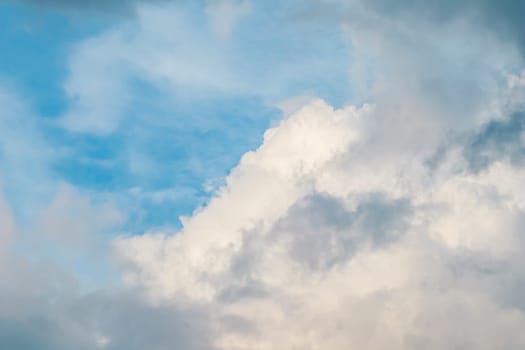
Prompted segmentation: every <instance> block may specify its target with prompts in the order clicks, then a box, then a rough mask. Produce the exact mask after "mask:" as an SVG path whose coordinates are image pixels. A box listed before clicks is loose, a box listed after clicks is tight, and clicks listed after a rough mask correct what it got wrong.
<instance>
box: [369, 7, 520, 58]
mask: <svg viewBox="0 0 525 350" xmlns="http://www.w3.org/2000/svg"><path fill="white" fill-rule="evenodd" d="M369 4H370V5H371V6H372V7H373V8H376V9H378V10H380V11H381V12H384V13H388V14H390V15H392V16H399V15H403V14H405V13H410V14H414V15H417V16H419V17H421V18H429V19H431V20H436V21H440V22H443V21H448V20H451V19H453V18H456V17H457V16H459V15H467V16H471V19H472V20H474V21H477V22H478V23H479V24H481V25H483V26H484V28H486V29H491V30H493V31H495V32H497V33H498V34H499V35H500V36H501V38H502V39H509V38H510V39H513V40H516V41H517V42H518V43H519V45H520V48H521V50H525V26H523V13H525V2H523V1H515V0H466V1H455V0H431V1H424V0H404V1H403V0H402V1H397V0H372V1H370V2H369ZM524 53H525V52H524Z"/></svg>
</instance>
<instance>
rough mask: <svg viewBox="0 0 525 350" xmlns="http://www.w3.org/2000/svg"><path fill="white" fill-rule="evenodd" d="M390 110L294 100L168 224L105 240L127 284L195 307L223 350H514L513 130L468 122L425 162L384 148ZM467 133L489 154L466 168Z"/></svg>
mask: <svg viewBox="0 0 525 350" xmlns="http://www.w3.org/2000/svg"><path fill="white" fill-rule="evenodd" d="M396 118H398V111H395V112H390V113H389V112H386V110H385V109H384V108H382V107H381V108H379V107H377V108H371V107H369V106H365V107H363V108H355V107H352V106H349V107H346V108H344V109H341V110H334V109H332V108H331V107H330V106H328V105H327V104H326V103H324V102H323V101H319V100H318V101H313V102H311V103H310V104H308V105H306V106H305V107H303V108H302V109H300V110H298V111H297V112H295V113H294V114H292V115H290V116H289V117H288V118H287V119H285V120H284V121H283V122H281V123H280V124H279V125H277V126H276V127H274V128H272V129H270V130H268V131H267V132H266V134H265V138H264V143H263V144H262V145H261V147H260V148H259V149H257V150H256V151H254V152H249V153H247V154H245V156H244V157H243V158H242V160H241V162H240V163H239V165H238V166H237V167H236V168H235V169H234V170H233V171H232V173H231V174H230V176H229V177H228V178H227V183H226V185H225V186H224V187H223V188H222V189H221V190H219V192H218V193H217V195H216V197H215V198H214V199H212V200H211V202H210V203H209V205H208V206H206V207H205V208H203V209H201V210H198V211H197V212H196V213H195V214H194V215H193V216H192V217H190V218H186V219H185V220H184V228H183V230H182V231H181V232H179V233H176V234H174V235H170V234H164V233H150V234H146V235H144V236H142V237H133V238H123V239H121V240H119V241H117V249H118V251H119V254H120V256H121V259H122V261H123V264H124V266H125V267H126V270H125V271H126V278H127V280H128V282H129V283H131V284H133V285H135V286H139V287H142V288H144V289H145V290H146V291H147V292H148V293H149V295H150V297H151V298H152V300H155V301H156V302H158V303H167V304H175V305H179V304H184V303H186V302H194V303H199V304H204V305H208V308H209V310H211V313H212V315H213V317H212V318H211V320H212V321H210V322H214V324H216V326H215V327H218V328H219V333H218V334H217V337H216V339H215V345H216V346H217V347H219V348H223V349H283V348H284V349H292V348H301V349H324V348H327V347H329V348H334V349H345V348H361V349H420V348H422V347H423V348H425V349H441V348H455V347H461V348H463V349H493V348H509V349H519V348H521V347H523V346H524V345H525V338H524V337H521V336H519V332H518V330H519V329H520V328H521V327H523V326H525V313H524V312H523V310H522V303H521V302H520V301H519V297H518V295H519V290H520V286H521V285H522V283H523V277H524V274H523V273H524V272H525V271H523V270H522V269H521V268H520V266H522V258H520V256H522V255H523V249H524V241H523V238H522V235H521V232H522V231H523V228H524V227H525V226H524V225H525V192H524V191H523V190H522V189H521V186H520V183H521V182H522V181H523V177H524V175H525V169H523V168H522V167H521V164H520V163H516V162H513V161H512V159H511V158H506V157H503V156H502V154H501V153H505V154H506V152H505V151H504V150H505V149H506V148H504V147H506V146H505V145H507V144H508V143H509V142H522V141H521V139H519V140H516V139H517V138H511V139H510V140H507V139H505V138H504V137H503V136H504V135H499V134H498V136H499V137H498V138H495V137H494V136H493V133H492V132H488V131H487V130H492V129H494V126H492V125H493V124H490V123H489V124H487V125H485V126H479V127H478V126H476V124H475V123H474V126H473V127H472V129H471V131H470V132H471V133H474V136H468V137H463V138H461V137H460V138H459V139H460V141H458V142H457V143H451V144H447V150H446V151H445V152H443V153H444V154H442V155H441V158H440V159H439V160H434V163H432V162H431V161H430V159H431V158H432V157H435V154H436V152H438V150H439V149H440V147H442V142H443V140H441V139H439V138H429V139H428V140H426V142H422V143H421V144H422V145H423V147H422V148H421V149H418V148H414V147H413V145H414V144H413V143H412V142H400V143H397V142H396V143H394V144H393V143H392V142H393V140H391V139H389V138H383V137H382V136H383V135H384V134H385V130H384V128H385V125H392V124H391V123H393V122H394V121H396V120H397V119H396ZM514 119H515V117H513V116H512V115H509V116H508V117H507V119H504V120H501V121H499V122H491V123H501V124H502V125H507V124H508V123H511V124H512V123H513V120H514ZM429 121H431V119H430V118H429ZM438 125H439V124H438ZM433 126H434V125H433V124H432V123H428V124H427V125H426V127H427V128H432V127H433ZM422 127H423V126H422V125H418V124H416V125H413V126H410V125H404V126H403V128H404V130H403V133H402V134H399V135H398V133H397V129H395V128H392V129H390V130H389V132H390V133H392V137H396V135H397V136H398V137H403V138H408V139H410V138H413V139H412V140H411V141H414V140H419V137H420V135H418V134H420V133H421V132H429V131H430V130H426V129H425V128H423V129H422V130H421V128H422ZM462 129H463V128H460V130H462ZM502 129H503V131H502V133H503V132H507V131H508V132H510V133H511V134H512V133H514V132H517V131H515V130H514V129H512V130H510V131H509V130H508V129H506V128H505V127H502ZM472 139H474V140H480V139H483V140H485V141H484V143H485V144H487V146H486V147H491V149H492V150H493V151H494V152H496V154H497V155H498V156H497V157H493V158H490V160H487V162H486V163H485V166H484V168H483V169H482V170H479V171H473V170H472V165H471V163H472V159H473V157H474V158H475V157H482V156H483V153H484V152H486V150H485V148H480V147H478V146H476V144H477V143H479V142H477V141H474V142H472V141H470V140H472ZM516 147H518V146H516ZM520 147H521V146H520ZM467 150H468V151H467ZM502 150H503V151H502ZM498 152H499V153H498ZM224 320H229V322H226V321H224ZM231 320H235V321H234V322H233V321H231Z"/></svg>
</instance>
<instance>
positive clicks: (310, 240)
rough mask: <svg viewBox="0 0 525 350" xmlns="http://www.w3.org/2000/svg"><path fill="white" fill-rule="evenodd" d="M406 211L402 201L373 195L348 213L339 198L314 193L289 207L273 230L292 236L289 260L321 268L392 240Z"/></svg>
mask: <svg viewBox="0 0 525 350" xmlns="http://www.w3.org/2000/svg"><path fill="white" fill-rule="evenodd" d="M409 208H410V206H409V203H408V202H407V201H405V200H389V199H387V198H385V197H384V196H382V195H381V194H375V193H374V194H370V195H368V196H367V197H366V198H364V199H362V200H361V202H360V203H359V204H358V206H357V207H356V208H355V210H349V209H347V208H346V206H345V205H344V203H343V202H342V201H341V200H340V199H337V198H333V197H330V196H328V195H325V194H315V195H313V196H310V197H308V198H306V199H304V200H303V201H301V202H299V203H298V204H296V205H295V206H294V207H292V208H291V209H290V211H289V212H288V214H287V216H286V217H285V218H284V219H283V220H281V221H280V222H279V223H277V225H276V227H275V228H274V231H275V232H278V233H277V234H278V235H280V234H282V232H289V233H290V234H291V235H292V239H291V245H290V253H291V256H292V257H294V258H295V259H297V260H298V261H300V262H302V263H305V264H307V265H308V266H309V267H310V268H313V269H325V268H329V267H330V266H332V265H334V264H337V263H338V262H343V261H346V260H347V259H349V258H350V257H351V256H352V255H353V254H354V252H355V251H356V250H357V249H359V248H360V247H361V246H362V245H363V244H371V245H372V246H376V247H379V246H382V245H384V244H388V243H389V242H392V241H394V240H395V239H396V238H398V236H399V235H400V233H401V232H402V228H403V222H404V221H405V219H406V217H407V215H409V213H410V210H409Z"/></svg>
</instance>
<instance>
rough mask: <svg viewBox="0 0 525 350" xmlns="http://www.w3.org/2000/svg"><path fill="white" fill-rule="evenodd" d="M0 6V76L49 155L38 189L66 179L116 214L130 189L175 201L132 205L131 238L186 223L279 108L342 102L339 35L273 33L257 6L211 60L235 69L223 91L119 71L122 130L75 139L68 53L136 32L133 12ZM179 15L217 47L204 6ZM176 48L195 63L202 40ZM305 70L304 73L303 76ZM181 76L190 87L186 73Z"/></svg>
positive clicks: (185, 8)
mask: <svg viewBox="0 0 525 350" xmlns="http://www.w3.org/2000/svg"><path fill="white" fill-rule="evenodd" d="M1 6H2V11H1V14H2V17H3V18H2V22H3V23H6V26H5V27H4V28H5V29H4V30H3V31H2V33H1V35H2V40H1V45H2V52H4V53H5V54H3V55H2V61H1V62H0V76H1V77H2V81H3V82H4V85H7V86H9V87H10V88H11V89H12V90H13V91H15V93H16V95H17V97H18V98H19V99H21V100H23V102H24V104H25V108H27V110H28V111H29V113H30V114H31V116H29V117H27V118H28V123H31V124H32V125H34V128H35V129H36V130H35V132H36V133H37V134H38V137H39V138H40V139H41V142H43V143H44V145H43V147H44V148H46V149H47V150H48V151H49V152H50V153H53V155H52V156H50V158H49V160H48V161H47V162H46V164H42V167H43V168H45V169H42V171H45V172H46V173H47V174H46V177H47V179H45V181H50V182H52V183H54V184H56V183H58V182H65V183H68V184H70V185H72V186H74V187H76V188H78V189H79V190H80V191H86V192H87V193H88V194H89V195H94V196H97V195H104V196H111V197H115V198H117V200H118V201H122V202H123V203H122V205H127V204H129V202H130V200H129V198H130V191H132V190H135V192H137V193H138V192H140V193H142V192H144V193H150V192H161V191H164V192H168V191H169V192H171V194H172V195H171V196H167V197H168V198H166V199H163V203H162V205H161V206H160V205H156V204H155V203H152V202H151V201H148V200H147V199H139V198H134V199H133V201H135V202H137V200H138V202H140V203H135V204H133V205H131V208H125V209H124V210H126V211H127V210H130V211H131V212H130V214H131V213H133V214H132V215H130V216H132V217H133V218H132V219H131V220H132V226H131V227H130V228H131V229H132V230H137V231H140V230H143V229H144V227H145V226H144V225H148V226H151V225H153V226H155V225H158V226H164V225H175V226H176V225H178V223H177V220H178V219H177V217H178V216H179V215H182V214H185V215H188V214H190V213H191V212H192V210H193V209H194V208H195V207H197V206H198V205H201V204H202V203H203V202H204V201H205V200H206V198H207V197H208V196H209V195H208V194H206V192H205V191H204V190H203V186H204V184H205V183H206V182H207V181H208V182H210V181H217V180H218V179H220V178H222V177H224V176H225V175H226V174H227V173H228V171H229V169H231V167H232V166H233V165H235V164H236V163H237V162H238V160H239V158H240V156H241V155H242V153H244V152H245V151H246V150H248V149H253V148H255V147H256V146H257V145H258V144H259V143H260V140H261V137H262V133H263V131H264V130H265V129H266V128H267V127H268V126H269V125H271V123H272V122H275V121H276V120H278V119H280V116H281V112H280V111H279V110H278V108H277V104H278V103H279V102H281V101H283V100H286V99H287V98H290V97H293V96H296V95H303V94H304V95H312V96H321V97H323V98H325V99H327V100H328V101H331V102H333V103H334V104H341V103H343V102H344V101H345V100H346V99H348V91H349V81H348V79H346V75H347V67H348V63H347V62H346V61H347V60H348V59H349V58H348V56H349V50H348V49H349V48H348V46H347V44H346V43H345V42H344V41H343V38H342V37H341V35H342V34H341V31H340V30H339V28H337V27H336V26H331V27H329V28H320V27H319V26H315V25H304V26H299V27H297V26H290V27H289V28H286V27H284V28H279V30H276V28H272V26H271V24H272V21H278V20H279V17H280V16H281V15H280V14H279V13H278V12H277V10H276V9H274V8H273V7H271V6H269V5H262V4H261V5H257V6H258V8H257V9H256V10H257V11H253V10H250V14H248V15H246V16H247V17H249V20H248V19H241V20H240V23H238V27H237V28H236V31H235V33H233V34H232V35H231V36H230V37H228V38H225V39H220V40H222V41H221V42H220V43H218V44H216V47H215V48H213V49H214V50H215V53H212V54H211V55H215V54H217V55H223V56H229V57H228V62H227V64H228V65H231V66H234V69H233V70H234V71H233V72H231V73H230V72H228V73H225V74H227V75H229V76H231V80H232V82H231V84H225V88H224V89H223V88H221V87H220V86H219V87H216V86H206V85H208V83H207V82H206V81H203V82H202V85H203V86H192V83H191V81H187V82H186V81H182V82H181V83H180V86H177V87H176V88H175V89H174V90H173V89H172V88H171V87H166V86H164V84H163V82H161V81H151V80H148V79H149V78H148V77H144V76H141V73H140V72H125V73H122V74H121V75H119V76H118V77H115V78H114V79H115V80H117V81H116V82H112V83H110V84H116V85H119V88H118V89H119V91H122V94H123V95H124V94H125V95H126V96H125V97H123V96H115V97H114V99H115V100H119V99H124V98H125V99H126V106H125V107H124V106H123V107H122V108H118V111H115V112H114V114H116V116H113V117H114V118H115V119H119V120H121V122H122V125H118V126H115V127H114V128H112V130H110V131H108V132H102V133H98V132H97V131H95V132H93V130H86V132H82V131H83V130H72V131H71V130H68V129H67V128H63V127H61V125H60V122H59V121H60V119H61V118H62V117H63V115H64V114H67V113H68V109H69V108H70V106H71V105H72V104H74V103H75V102H74V100H75V97H73V96H68V93H67V91H66V90H67V81H68V79H70V77H71V75H74V74H75V73H72V72H71V70H72V69H74V67H72V63H71V61H72V60H74V58H73V59H72V56H74V55H75V52H76V51H77V50H78V47H79V46H82V45H89V42H90V40H101V41H103V40H105V37H106V36H107V34H106V33H107V32H111V31H119V30H122V31H133V26H134V25H135V21H136V19H135V18H134V15H133V14H127V13H126V14H120V13H114V14H108V13H105V12H103V11H97V10H93V11H88V13H87V14H84V13H82V10H79V9H68V8H60V7H52V6H50V7H46V6H45V5H43V6H31V5H27V4H17V3H7V4H2V5H1ZM176 7H180V8H181V9H180V10H179V11H180V12H181V13H183V16H184V23H185V25H186V26H188V27H190V28H191V30H194V29H195V30H197V31H198V34H197V35H198V41H201V42H202V43H203V45H205V43H206V41H209V40H211V39H213V38H214V35H215V34H214V33H213V28H211V26H210V25H209V18H208V16H207V15H206V13H205V11H204V7H200V6H193V5H180V6H176ZM185 30H186V29H185ZM188 30H189V29H188ZM130 35H132V36H133V35H135V34H130ZM180 35H181V36H184V35H185V34H183V33H181V34H180ZM326 37H329V38H330V40H328V41H327V40H325V38H326ZM137 40H140V39H137ZM163 40H164V39H163ZM177 40H178V39H177ZM181 40H182V44H181V45H182V48H181V51H182V52H181V53H178V52H174V53H173V57H172V58H173V59H174V60H177V58H178V57H179V56H182V59H183V60H187V59H190V60H191V59H193V57H190V56H191V55H194V54H199V53H200V52H201V50H203V49H205V48H204V47H198V46H197V47H192V46H193V45H199V42H197V43H193V42H192V41H193V39H191V38H184V37H182V38H181ZM86 43H87V44H86ZM305 44H308V45H305ZM95 50H96V49H95ZM99 50H100V51H99V52H96V51H95V52H94V53H93V55H105V54H106V53H105V52H104V51H103V48H100V49H99ZM110 54H111V53H110ZM137 54H139V53H137ZM169 54H171V53H169ZM185 55H186V56H188V57H187V58H186V57H184V56H185ZM332 57H337V59H336V60H333V59H332ZM328 60H329V62H328ZM203 64H204V63H203ZM306 67H308V70H310V73H309V74H307V75H305V74H303V73H304V69H305V68H306ZM184 69H185V68H184ZM195 69H199V66H198V65H197V66H196V67H195ZM188 74H189V76H190V79H191V74H192V73H191V72H189V73H188ZM196 74H197V75H199V73H196ZM205 74H206V75H208V74H210V75H213V74H215V72H206V73H205ZM217 74H222V73H221V72H217ZM101 78H102V77H101ZM210 78H213V77H210ZM203 79H204V78H203ZM210 84H212V85H213V82H211V83H210ZM228 85H231V86H232V88H231V90H230V89H229V87H228ZM233 86H235V87H233ZM101 88H103V87H101ZM124 90H125V92H124ZM81 98H82V97H80V99H81ZM86 98H87V97H86ZM115 102H116V103H120V101H115ZM95 103H98V102H95ZM100 118H105V117H104V116H101V117H100ZM108 118H111V116H109V117H108ZM146 168H147V169H146ZM4 181H6V180H4ZM14 181H15V180H14ZM42 181H44V180H42ZM4 186H5V187H6V188H10V187H11V185H10V184H9V183H6V184H4ZM50 186H54V185H50ZM49 190H50V191H51V192H52V189H51V188H50V189H49ZM8 192H9V191H8ZM9 195H10V196H12V197H16V196H17V194H16V193H9ZM169 197H171V198H169ZM12 200H13V201H14V202H21V200H19V199H17V198H13V199H12ZM126 202H127V203H126ZM157 204H159V203H157ZM18 206H19V207H20V208H17V210H16V212H17V213H18V212H20V213H23V212H24V211H25V210H26V209H25V208H24V204H19V205H18ZM28 215H30V213H28Z"/></svg>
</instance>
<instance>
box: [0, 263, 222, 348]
mask: <svg viewBox="0 0 525 350" xmlns="http://www.w3.org/2000/svg"><path fill="white" fill-rule="evenodd" d="M7 263H8V265H9V266H8V269H5V270H2V269H1V268H0V280H1V283H2V288H1V289H0V349H9V350H71V349H78V350H94V349H107V350H143V349H151V350H168V349H174V348H175V349H181V350H208V349H210V350H211V349H213V348H214V347H213V346H212V345H211V344H210V329H209V320H208V318H207V313H206V310H200V309H199V308H197V307H192V306H187V307H186V308H184V309H182V308H181V307H178V308H175V307H171V306H166V305H165V306H163V307H160V306H154V305H150V304H149V303H147V302H146V301H145V299H144V298H143V297H141V296H140V295H139V294H138V293H135V292H134V291H132V290H111V291H109V290H106V291H98V292H95V293H91V294H87V295H81V294H80V293H78V291H76V284H75V282H74V281H73V280H71V279H70V278H69V277H68V276H67V275H63V274H61V273H60V272H59V271H56V270H54V269H52V268H45V267H42V265H39V266H38V267H37V266H36V265H28V264H25V263H22V262H20V261H16V260H9V261H8V262H7Z"/></svg>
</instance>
